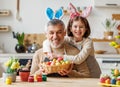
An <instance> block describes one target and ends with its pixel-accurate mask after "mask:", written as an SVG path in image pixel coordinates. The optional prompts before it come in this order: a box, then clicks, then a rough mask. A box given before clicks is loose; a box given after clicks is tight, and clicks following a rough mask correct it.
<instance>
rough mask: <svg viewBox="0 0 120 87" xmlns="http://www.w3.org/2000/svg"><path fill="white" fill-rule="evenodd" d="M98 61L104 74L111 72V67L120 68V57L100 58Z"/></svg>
mask: <svg viewBox="0 0 120 87" xmlns="http://www.w3.org/2000/svg"><path fill="white" fill-rule="evenodd" d="M97 61H98V63H99V65H100V68H101V71H102V73H103V74H111V69H115V68H118V69H119V70H120V59H119V58H98V59H97Z"/></svg>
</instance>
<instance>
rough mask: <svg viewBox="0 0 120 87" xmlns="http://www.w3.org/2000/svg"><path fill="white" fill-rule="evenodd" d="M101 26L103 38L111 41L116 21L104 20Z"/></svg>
mask: <svg viewBox="0 0 120 87" xmlns="http://www.w3.org/2000/svg"><path fill="white" fill-rule="evenodd" d="M102 25H103V26H104V28H105V32H104V38H105V39H112V38H113V31H112V30H113V29H114V28H115V26H116V21H115V20H112V19H110V18H106V19H105V21H104V22H102Z"/></svg>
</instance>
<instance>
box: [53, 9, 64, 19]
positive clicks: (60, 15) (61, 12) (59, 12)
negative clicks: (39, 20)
mask: <svg viewBox="0 0 120 87" xmlns="http://www.w3.org/2000/svg"><path fill="white" fill-rule="evenodd" d="M62 16H63V10H62V8H60V9H58V10H57V11H56V13H55V18H56V19H61V18H62Z"/></svg>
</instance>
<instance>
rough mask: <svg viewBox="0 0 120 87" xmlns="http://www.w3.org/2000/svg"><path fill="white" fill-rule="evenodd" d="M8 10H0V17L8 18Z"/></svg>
mask: <svg viewBox="0 0 120 87" xmlns="http://www.w3.org/2000/svg"><path fill="white" fill-rule="evenodd" d="M9 15H10V10H6V9H0V16H9Z"/></svg>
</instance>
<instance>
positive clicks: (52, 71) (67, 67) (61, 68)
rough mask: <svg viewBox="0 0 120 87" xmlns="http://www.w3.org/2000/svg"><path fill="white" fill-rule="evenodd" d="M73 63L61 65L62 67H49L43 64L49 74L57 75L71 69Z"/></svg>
mask: <svg viewBox="0 0 120 87" xmlns="http://www.w3.org/2000/svg"><path fill="white" fill-rule="evenodd" d="M70 65H71V63H68V64H63V65H62V64H60V65H47V64H45V63H43V64H42V68H43V69H45V71H47V72H48V73H57V72H59V71H61V70H64V69H69V67H70Z"/></svg>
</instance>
